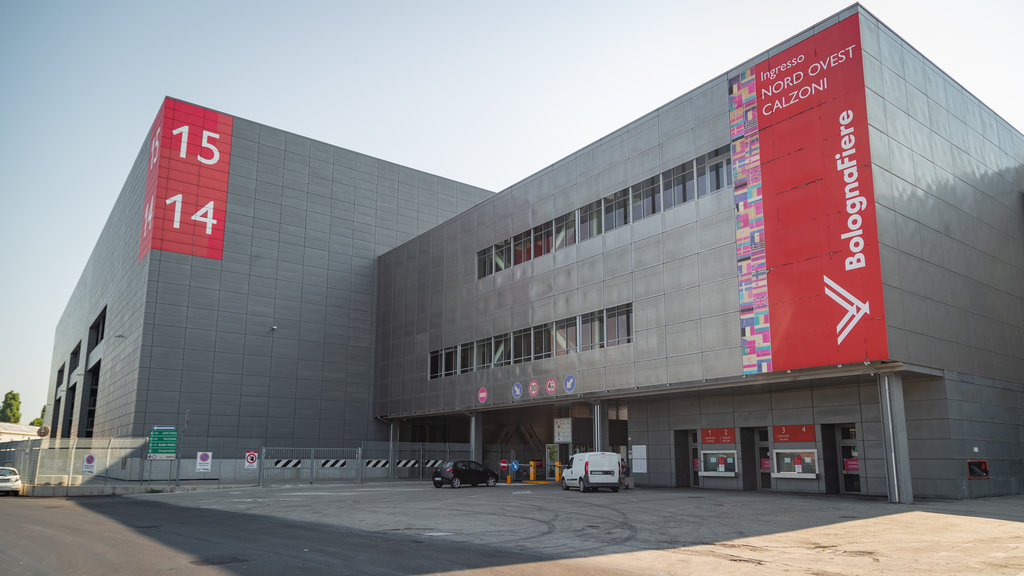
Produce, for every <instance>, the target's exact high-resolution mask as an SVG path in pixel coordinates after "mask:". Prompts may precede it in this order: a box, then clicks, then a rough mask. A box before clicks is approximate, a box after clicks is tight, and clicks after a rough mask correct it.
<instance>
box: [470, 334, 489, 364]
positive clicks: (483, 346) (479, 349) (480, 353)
mask: <svg viewBox="0 0 1024 576" xmlns="http://www.w3.org/2000/svg"><path fill="white" fill-rule="evenodd" d="M492 362H494V347H493V345H492V343H491V339H490V338H483V339H481V340H477V341H476V358H475V359H474V362H473V367H474V369H476V370H483V369H485V368H490V367H491V363H492Z"/></svg>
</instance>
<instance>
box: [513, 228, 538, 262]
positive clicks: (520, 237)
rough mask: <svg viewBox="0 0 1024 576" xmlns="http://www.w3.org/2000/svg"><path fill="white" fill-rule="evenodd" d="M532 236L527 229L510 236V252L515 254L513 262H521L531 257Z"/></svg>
mask: <svg viewBox="0 0 1024 576" xmlns="http://www.w3.org/2000/svg"><path fill="white" fill-rule="evenodd" d="M532 242H533V237H532V235H531V234H530V231H529V230H527V231H526V232H523V233H522V234H516V235H515V237H513V238H512V252H513V254H515V257H516V259H515V263H516V264H517V265H518V264H522V263H523V262H527V261H529V260H530V259H531V258H533V254H532V252H531V250H532V249H533V244H532Z"/></svg>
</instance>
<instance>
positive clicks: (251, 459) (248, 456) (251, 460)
mask: <svg viewBox="0 0 1024 576" xmlns="http://www.w3.org/2000/svg"><path fill="white" fill-rule="evenodd" d="M245 463H246V464H255V463H256V453H255V452H246V453H245Z"/></svg>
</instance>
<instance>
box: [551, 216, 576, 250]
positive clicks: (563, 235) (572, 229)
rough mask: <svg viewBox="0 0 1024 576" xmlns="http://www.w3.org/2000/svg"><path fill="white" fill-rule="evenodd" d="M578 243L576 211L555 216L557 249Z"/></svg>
mask: <svg viewBox="0 0 1024 576" xmlns="http://www.w3.org/2000/svg"><path fill="white" fill-rule="evenodd" d="M575 243H576V211H575V210H573V211H572V212H569V213H568V214H565V215H563V216H559V217H558V218H555V250H561V249H562V248H565V247H566V246H572V245H573V244H575Z"/></svg>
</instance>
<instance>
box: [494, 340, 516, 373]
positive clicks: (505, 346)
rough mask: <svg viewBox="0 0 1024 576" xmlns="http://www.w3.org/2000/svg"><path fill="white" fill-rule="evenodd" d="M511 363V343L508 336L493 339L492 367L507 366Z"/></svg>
mask: <svg viewBox="0 0 1024 576" xmlns="http://www.w3.org/2000/svg"><path fill="white" fill-rule="evenodd" d="M511 363H512V342H511V341H510V339H509V335H508V334H502V335H500V336H495V337H494V362H493V365H494V366H495V367H497V366H508V365H509V364H511Z"/></svg>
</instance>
